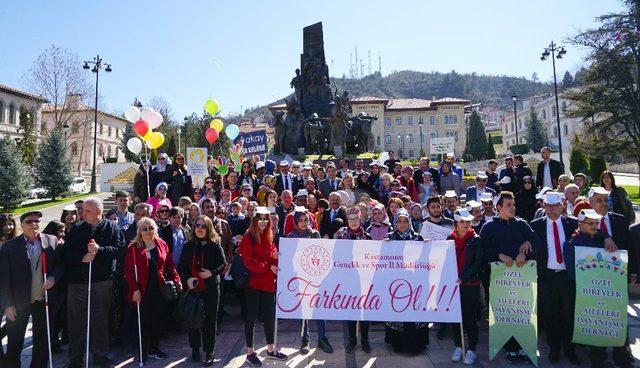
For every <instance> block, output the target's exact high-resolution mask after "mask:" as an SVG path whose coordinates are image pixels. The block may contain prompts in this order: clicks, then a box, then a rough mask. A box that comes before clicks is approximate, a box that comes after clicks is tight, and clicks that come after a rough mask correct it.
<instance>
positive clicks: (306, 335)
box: [302, 319, 327, 341]
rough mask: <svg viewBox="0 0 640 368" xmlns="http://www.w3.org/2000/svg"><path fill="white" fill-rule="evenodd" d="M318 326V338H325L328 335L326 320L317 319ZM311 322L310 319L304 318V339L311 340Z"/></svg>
mask: <svg viewBox="0 0 640 368" xmlns="http://www.w3.org/2000/svg"><path fill="white" fill-rule="evenodd" d="M315 321H316V328H317V329H318V340H320V339H324V338H325V337H326V336H327V335H326V333H327V332H326V325H325V323H324V320H321V319H316V320H315ZM309 322H311V321H310V320H308V319H303V320H302V339H304V340H307V341H308V340H309V335H310V330H311V329H310V328H309Z"/></svg>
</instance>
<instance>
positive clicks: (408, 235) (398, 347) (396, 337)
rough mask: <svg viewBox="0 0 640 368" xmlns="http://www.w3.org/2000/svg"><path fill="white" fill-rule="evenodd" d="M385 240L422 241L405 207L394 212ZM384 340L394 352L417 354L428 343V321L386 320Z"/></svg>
mask: <svg viewBox="0 0 640 368" xmlns="http://www.w3.org/2000/svg"><path fill="white" fill-rule="evenodd" d="M385 240H414V241H423V239H422V236H420V234H418V233H416V232H415V231H413V229H412V228H411V216H410V215H409V212H407V211H406V210H405V209H400V210H398V212H396V215H395V217H394V219H393V231H392V232H390V233H388V234H387V236H386V237H385ZM386 327H387V328H386V337H385V341H387V342H388V343H390V344H391V347H392V348H393V351H395V352H396V353H407V354H412V355H413V354H418V353H420V352H422V351H423V350H424V349H425V348H426V346H427V345H428V344H429V323H427V322H387V323H386Z"/></svg>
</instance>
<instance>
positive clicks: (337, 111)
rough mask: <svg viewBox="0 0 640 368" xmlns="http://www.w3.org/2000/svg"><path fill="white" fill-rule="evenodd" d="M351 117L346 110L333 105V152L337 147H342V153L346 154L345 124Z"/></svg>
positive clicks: (331, 142)
mask: <svg viewBox="0 0 640 368" xmlns="http://www.w3.org/2000/svg"><path fill="white" fill-rule="evenodd" d="M348 117H349V115H348V114H347V112H346V110H345V109H344V108H343V107H341V106H338V105H337V104H335V105H333V108H332V109H331V139H330V141H329V142H330V145H331V146H330V147H331V150H334V154H335V153H336V152H335V147H338V146H339V147H340V148H341V149H342V152H343V153H344V152H346V144H345V137H344V136H345V126H346V125H345V124H346V122H347V119H348Z"/></svg>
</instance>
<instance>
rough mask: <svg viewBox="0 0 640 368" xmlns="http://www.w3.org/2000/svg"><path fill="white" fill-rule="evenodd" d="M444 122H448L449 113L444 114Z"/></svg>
mask: <svg viewBox="0 0 640 368" xmlns="http://www.w3.org/2000/svg"><path fill="white" fill-rule="evenodd" d="M444 123H445V124H449V115H445V116H444Z"/></svg>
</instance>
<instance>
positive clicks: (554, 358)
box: [549, 350, 560, 363]
mask: <svg viewBox="0 0 640 368" xmlns="http://www.w3.org/2000/svg"><path fill="white" fill-rule="evenodd" d="M559 361H560V352H559V351H557V350H554V351H551V352H549V362H551V363H558V362H559Z"/></svg>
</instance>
